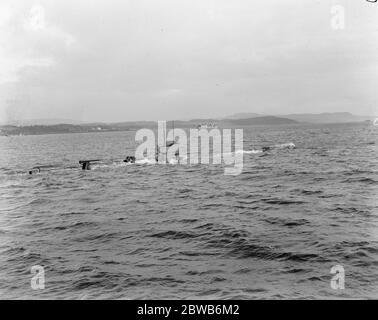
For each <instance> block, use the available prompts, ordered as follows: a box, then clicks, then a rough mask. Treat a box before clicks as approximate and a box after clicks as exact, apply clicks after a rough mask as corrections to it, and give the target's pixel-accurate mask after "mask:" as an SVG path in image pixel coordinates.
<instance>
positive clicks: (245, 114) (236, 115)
mask: <svg viewBox="0 0 378 320" xmlns="http://www.w3.org/2000/svg"><path fill="white" fill-rule="evenodd" d="M261 116H263V115H261V114H258V113H250V112H243V113H234V114H232V115H230V116H227V117H224V118H223V119H248V118H256V117H261Z"/></svg>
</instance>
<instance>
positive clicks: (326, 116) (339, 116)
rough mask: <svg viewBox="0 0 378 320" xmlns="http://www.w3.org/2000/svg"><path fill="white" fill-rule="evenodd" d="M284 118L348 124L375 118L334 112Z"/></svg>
mask: <svg viewBox="0 0 378 320" xmlns="http://www.w3.org/2000/svg"><path fill="white" fill-rule="evenodd" d="M282 117H285V118H288V119H292V120H296V121H301V122H310V123H347V122H360V121H366V120H373V119H375V117H373V116H357V115H354V114H351V113H349V112H333V113H319V114H310V113H309V114H306V113H304V114H288V115H282Z"/></svg>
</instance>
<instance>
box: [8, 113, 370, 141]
mask: <svg viewBox="0 0 378 320" xmlns="http://www.w3.org/2000/svg"><path fill="white" fill-rule="evenodd" d="M198 120H199V119H198ZM198 120H196V121H192V120H191V121H174V125H175V128H183V129H189V128H193V129H194V128H196V127H197V125H198ZM213 122H215V123H216V124H217V125H218V128H219V129H222V128H233V127H239V128H240V127H241V128H246V127H258V126H265V127H266V126H271V127H279V126H287V125H292V126H296V125H298V126H300V125H343V124H344V125H345V124H365V123H369V124H372V123H373V121H372V120H362V121H361V120H360V121H349V122H334V123H329V122H326V123H311V122H304V121H303V122H300V121H295V120H290V119H286V118H279V117H257V118H249V119H227V120H218V121H213ZM171 123H172V122H171V121H168V128H170V125H171ZM156 124H157V122H155V121H145V122H137V121H136V122H127V123H118V124H95V125H92V124H83V125H71V124H57V125H28V126H13V125H6V126H0V136H12V137H14V136H29V135H50V134H75V133H107V132H127V131H136V130H139V129H142V128H154V127H156ZM209 130H211V129H209Z"/></svg>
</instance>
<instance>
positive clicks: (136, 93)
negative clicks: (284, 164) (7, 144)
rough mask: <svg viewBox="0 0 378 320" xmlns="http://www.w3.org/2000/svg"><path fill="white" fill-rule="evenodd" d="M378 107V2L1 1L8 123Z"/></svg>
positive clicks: (3, 103) (1, 75)
mask: <svg viewBox="0 0 378 320" xmlns="http://www.w3.org/2000/svg"><path fill="white" fill-rule="evenodd" d="M333 5H343V6H344V8H345V28H344V29H342V30H334V29H333V28H332V27H331V19H332V17H333V16H334V15H333V14H332V13H331V7H332V6H333ZM377 107H378V3H375V4H374V3H369V2H367V1H366V0H337V1H336V0H335V1H332V0H321V1H320V0H319V1H316V0H285V1H282V0H246V1H242V0H198V1H197V0H187V1H186V0H148V1H146V0H135V1H127V0H119V1H115V0H96V1H95V0H86V1H84V0H81V1H80V0H68V1H67V0H59V1H58V0H46V1H45V0H40V1H38V2H36V1H26V0H25V1H22V0H21V1H20V0H9V1H8V0H0V122H4V121H7V120H26V119H33V118H34V119H36V118H64V119H73V120H81V121H127V120H157V119H166V120H169V119H188V118H196V117H218V116H224V115H229V114H233V113H236V112H256V113H264V114H284V113H302V112H303V113H317V112H334V111H349V112H352V113H355V114H362V115H370V114H373V113H378V112H376V110H377V109H376V108H377Z"/></svg>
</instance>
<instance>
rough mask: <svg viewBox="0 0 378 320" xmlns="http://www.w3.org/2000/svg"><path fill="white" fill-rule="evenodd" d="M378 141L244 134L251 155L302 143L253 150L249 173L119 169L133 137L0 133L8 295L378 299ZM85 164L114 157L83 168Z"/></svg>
mask: <svg viewBox="0 0 378 320" xmlns="http://www.w3.org/2000/svg"><path fill="white" fill-rule="evenodd" d="M377 136H378V129H377V127H373V126H368V125H365V124H360V125H351V124H348V125H336V126H333V125H327V126H325V125H308V126H295V127H294V126H293V127H289V126H288V127H286V126H285V127H281V126H280V127H274V128H265V127H254V128H249V129H245V130H244V139H245V142H244V149H245V150H247V151H248V150H257V149H259V148H261V147H262V146H265V145H275V144H280V143H288V142H292V143H295V145H296V146H297V148H296V149H294V150H286V149H276V150H273V151H272V152H269V153H265V154H264V153H254V152H251V153H245V154H244V170H243V173H242V174H241V175H239V176H225V175H224V174H223V168H222V167H220V166H215V165H213V166H206V165H196V166H183V165H125V164H122V163H119V162H117V161H113V160H114V159H122V158H124V156H125V155H127V154H133V151H134V147H135V144H134V132H118V133H96V134H69V135H45V136H23V137H0V150H1V154H0V298H42V299H44V298H118V299H132V298H163V299H165V298H222V299H230V298H243V299H252V298H378V207H377V205H378V203H377V191H378V190H377V186H378V166H377ZM83 158H101V159H107V160H108V161H106V163H105V164H103V165H99V166H95V167H94V170H91V171H82V170H80V168H79V165H78V160H80V159H83ZM44 164H47V165H51V167H46V168H43V169H42V172H41V173H40V174H37V175H32V176H30V175H28V174H25V173H24V172H26V171H27V170H28V169H29V168H31V167H33V166H36V165H44ZM336 264H340V265H342V266H343V267H344V268H345V272H346V279H345V290H343V291H335V290H333V289H331V287H330V280H331V277H332V275H331V274H330V269H331V267H332V266H334V265H336ZM33 265H41V266H43V267H44V268H45V276H46V288H45V289H44V290H42V291H33V290H32V289H31V287H30V279H31V273H30V268H31V267H32V266H33Z"/></svg>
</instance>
